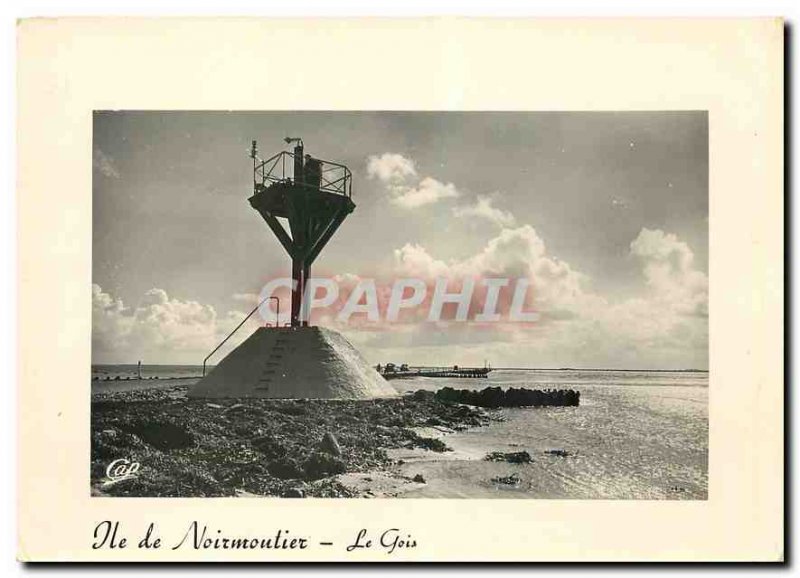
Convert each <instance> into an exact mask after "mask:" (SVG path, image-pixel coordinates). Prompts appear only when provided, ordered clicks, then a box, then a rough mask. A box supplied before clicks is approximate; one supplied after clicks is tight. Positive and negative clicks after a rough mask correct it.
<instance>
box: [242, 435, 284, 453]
mask: <svg viewBox="0 0 800 578" xmlns="http://www.w3.org/2000/svg"><path fill="white" fill-rule="evenodd" d="M250 445H251V446H252V448H253V449H254V450H256V451H257V452H259V453H261V454H264V456H266V457H267V458H268V459H275V458H282V457H283V456H285V455H286V453H287V450H286V446H284V444H283V443H281V441H280V440H277V439H275V438H273V437H272V436H268V435H267V436H257V437H254V438H253V439H251V440H250Z"/></svg>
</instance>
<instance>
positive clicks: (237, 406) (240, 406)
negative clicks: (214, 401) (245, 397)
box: [225, 403, 247, 413]
mask: <svg viewBox="0 0 800 578" xmlns="http://www.w3.org/2000/svg"><path fill="white" fill-rule="evenodd" d="M244 409H247V406H246V405H245V404H243V403H234V404H233V405H232V406H230V407H229V408H228V409H226V410H225V413H231V412H235V411H242V410H244Z"/></svg>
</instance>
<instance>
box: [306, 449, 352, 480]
mask: <svg viewBox="0 0 800 578" xmlns="http://www.w3.org/2000/svg"><path fill="white" fill-rule="evenodd" d="M346 469H347V466H346V465H345V463H344V462H343V461H342V460H341V459H339V458H337V457H336V456H332V455H330V454H326V453H322V452H314V453H313V454H311V455H310V456H309V457H308V459H307V460H306V462H305V464H303V471H305V474H306V477H307V478H309V479H311V480H318V479H319V478H326V477H328V476H334V475H336V474H341V473H344V472H345V471H346Z"/></svg>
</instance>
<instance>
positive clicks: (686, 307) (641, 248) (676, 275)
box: [630, 228, 708, 317]
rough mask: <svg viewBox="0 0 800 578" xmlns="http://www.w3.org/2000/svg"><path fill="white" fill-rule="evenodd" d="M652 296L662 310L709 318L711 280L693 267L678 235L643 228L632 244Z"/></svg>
mask: <svg viewBox="0 0 800 578" xmlns="http://www.w3.org/2000/svg"><path fill="white" fill-rule="evenodd" d="M630 247H631V255H633V256H634V257H636V258H637V259H639V261H640V263H641V265H642V271H643V274H644V277H645V280H646V282H647V285H648V287H649V288H650V290H651V295H652V296H653V297H654V298H655V299H657V300H658V302H659V304H660V305H661V306H662V307H670V308H674V309H675V310H676V311H678V312H679V313H682V314H688V315H697V316H700V317H707V316H708V277H707V275H706V274H705V273H703V272H701V271H698V270H697V269H695V267H694V253H693V252H692V250H691V249H690V248H689V245H687V244H686V243H684V242H683V241H681V240H680V239H678V238H677V237H676V236H675V235H673V234H669V233H665V232H664V231H661V230H659V229H655V230H651V229H647V228H643V229H642V230H641V231H640V232H639V235H638V236H637V237H636V239H634V240H633V241H632V242H631V246H630Z"/></svg>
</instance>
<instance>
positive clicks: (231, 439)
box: [91, 386, 496, 497]
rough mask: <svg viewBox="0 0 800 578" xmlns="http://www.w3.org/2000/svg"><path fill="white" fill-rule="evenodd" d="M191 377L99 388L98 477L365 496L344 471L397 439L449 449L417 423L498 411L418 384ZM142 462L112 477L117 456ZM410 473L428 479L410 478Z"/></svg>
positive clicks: (195, 488) (211, 488)
mask: <svg viewBox="0 0 800 578" xmlns="http://www.w3.org/2000/svg"><path fill="white" fill-rule="evenodd" d="M186 389H187V388H186V387H185V386H177V387H172V388H161V389H146V390H139V391H126V392H114V393H104V394H95V395H94V396H93V397H92V419H91V423H92V430H91V431H92V447H91V484H92V492H93V494H94V495H101V496H102V495H109V496H147V497H159V496H165V497H166V496H170V497H173V496H183V497H194V496H237V495H238V496H249V495H256V496H282V497H360V496H362V495H366V496H369V495H370V492H369V491H366V492H365V491H364V490H363V489H357V488H353V487H350V486H347V485H344V484H342V483H341V481H340V480H339V476H338V475H339V474H344V473H353V472H363V473H368V472H387V473H389V472H390V470H391V469H392V468H393V466H395V465H396V463H395V462H393V460H391V459H390V458H389V457H388V456H387V453H386V450H387V449H390V448H409V449H410V448H423V449H424V450H427V451H431V452H446V451H448V449H449V448H447V446H446V445H445V444H444V443H443V442H442V441H441V440H439V439H436V438H432V437H425V436H422V435H420V434H419V433H417V432H416V431H414V430H415V429H417V428H423V427H434V428H442V429H448V430H456V431H459V430H463V429H466V428H470V427H480V426H484V425H487V424H488V423H489V422H490V421H491V420H492V419H496V414H493V413H492V411H491V410H489V411H486V410H483V409H481V408H476V407H470V406H466V405H461V404H457V403H452V402H449V401H443V400H440V399H437V398H436V396H435V395H434V394H433V393H431V392H424V391H418V392H416V393H415V394H411V395H405V396H403V397H400V398H393V399H375V400H361V401H344V400H272V399H238V400H237V399H226V400H214V401H213V402H211V401H206V400H190V399H187V398H186ZM120 458H124V459H126V460H129V461H130V462H137V463H139V464H140V469H139V470H138V471H137V472H136V475H135V476H132V477H129V478H127V479H121V480H119V481H114V482H111V483H109V479H108V476H107V471H106V470H107V468H108V465H109V464H110V463H111V462H113V461H114V460H117V459H120ZM408 481H409V482H412V481H415V483H424V482H423V480H421V479H419V478H418V479H416V480H414V479H413V478H410V479H409V480H408Z"/></svg>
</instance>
